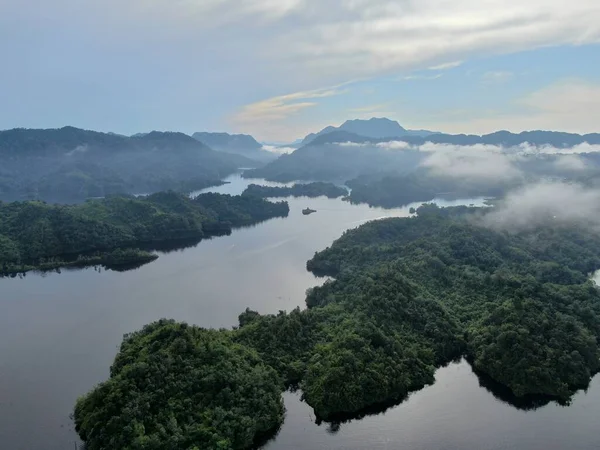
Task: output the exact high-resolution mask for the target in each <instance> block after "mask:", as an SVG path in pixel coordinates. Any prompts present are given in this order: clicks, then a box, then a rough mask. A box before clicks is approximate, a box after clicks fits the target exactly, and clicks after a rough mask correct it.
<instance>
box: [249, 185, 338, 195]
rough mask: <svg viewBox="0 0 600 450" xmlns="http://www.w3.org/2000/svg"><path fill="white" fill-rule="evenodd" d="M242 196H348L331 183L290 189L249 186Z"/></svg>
mask: <svg viewBox="0 0 600 450" xmlns="http://www.w3.org/2000/svg"><path fill="white" fill-rule="evenodd" d="M242 195H254V196H256V197H261V198H274V197H320V196H325V197H327V198H338V197H344V196H346V195H348V190H347V189H346V188H344V187H342V186H337V185H335V184H333V183H323V182H315V183H307V184H294V185H293V186H290V187H274V186H261V185H258V184H251V185H249V186H248V187H247V188H246V190H245V191H244V192H243V194H242Z"/></svg>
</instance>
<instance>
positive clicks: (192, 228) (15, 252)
mask: <svg viewBox="0 0 600 450" xmlns="http://www.w3.org/2000/svg"><path fill="white" fill-rule="evenodd" d="M288 211H289V208H288V205H287V203H285V202H280V203H271V202H267V201H265V200H262V199H259V198H255V197H241V196H238V197H232V196H229V195H220V194H203V195H200V196H198V197H196V198H195V199H193V200H191V199H189V198H188V197H187V196H185V195H183V194H178V193H175V192H159V193H156V194H152V195H150V196H148V197H139V198H136V197H133V196H111V197H107V198H105V199H99V200H89V201H87V202H85V203H82V204H78V205H48V204H46V203H42V202H35V201H30V202H14V203H1V202H0V273H14V272H22V271H26V270H31V269H32V268H36V267H39V268H43V267H45V268H48V263H49V262H51V264H50V267H57V266H60V265H61V264H60V262H61V261H63V262H65V265H66V263H67V262H69V261H74V260H79V261H80V262H83V261H85V260H86V259H85V258H81V257H82V256H89V255H88V254H89V253H90V252H106V251H110V250H114V249H117V248H123V247H139V246H140V245H141V244H145V243H154V242H165V241H170V240H181V239H188V238H201V237H203V236H205V235H206V234H210V233H214V232H228V231H231V227H236V226H243V225H249V224H252V223H256V222H259V221H262V220H266V219H268V218H272V217H280V216H286V215H287V214H288ZM131 256H132V255H124V256H116V255H115V254H113V256H112V257H108V258H104V259H103V261H106V262H109V263H111V264H112V263H115V264H118V261H119V260H123V261H124V262H125V261H126V262H133V261H132V260H131ZM78 257H79V258H78ZM133 259H137V260H140V261H141V260H147V259H148V255H146V254H138V255H137V257H136V258H133ZM92 260H93V261H94V262H96V261H97V260H98V255H94V258H92ZM90 262H91V260H90Z"/></svg>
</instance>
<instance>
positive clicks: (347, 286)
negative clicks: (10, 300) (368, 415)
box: [75, 205, 600, 449]
mask: <svg viewBox="0 0 600 450" xmlns="http://www.w3.org/2000/svg"><path fill="white" fill-rule="evenodd" d="M417 213H418V214H417V216H415V217H412V218H401V219H385V220H380V221H374V222H370V223H367V224H365V225H363V226H361V227H359V228H357V229H354V230H350V231H348V232H346V233H345V234H344V235H343V236H342V237H341V238H340V239H338V240H337V241H335V242H334V243H333V244H332V246H331V247H329V248H328V249H326V250H324V251H322V252H320V253H317V254H316V255H315V256H314V258H313V259H311V260H310V261H309V262H308V263H307V268H308V269H309V270H311V271H313V272H314V273H316V274H319V275H329V276H331V277H334V278H333V279H331V280H329V281H327V282H326V283H325V284H324V285H323V286H320V287H315V288H312V289H309V291H308V292H307V298H306V303H307V309H305V310H300V309H299V308H297V309H295V310H293V311H291V312H289V313H286V312H283V311H281V312H279V313H278V314H274V315H260V314H259V313H257V312H256V311H252V310H251V309H247V310H246V311H245V312H243V313H242V314H241V315H240V317H239V327H237V328H236V329H234V330H233V331H228V330H220V331H214V332H213V331H205V330H200V329H197V328H195V327H187V326H185V325H177V324H173V323H172V322H165V321H163V322H160V323H157V324H153V325H150V326H149V327H147V328H146V329H144V330H143V331H142V332H140V333H136V334H134V335H133V337H126V339H125V341H124V343H123V346H122V348H121V351H120V353H119V355H118V356H117V357H116V360H115V364H114V365H113V370H112V372H111V378H110V380H109V381H107V382H106V383H103V384H101V385H100V386H99V387H97V388H95V389H94V390H93V391H92V392H91V393H90V394H88V395H87V396H85V397H83V398H82V399H81V400H80V401H79V402H78V404H77V407H76V410H75V419H76V424H77V427H78V430H79V433H80V435H81V436H82V438H83V439H84V440H86V441H87V442H88V444H90V448H91V449H94V448H97V449H100V448H110V447H111V445H109V444H108V443H119V445H120V446H121V447H123V448H141V447H139V445H138V446H136V443H138V442H153V445H154V446H153V447H144V448H173V445H171V444H172V443H174V442H182V443H185V444H184V445H180V446H175V448H194V447H193V446H194V445H197V446H199V447H202V445H203V443H205V442H208V441H206V438H205V437H204V436H206V435H207V433H211V436H217V437H216V438H215V439H223V441H222V442H223V444H222V446H217V445H212V444H206V445H208V446H207V447H203V448H249V447H250V444H249V443H250V442H251V441H252V440H253V439H255V438H258V437H259V436H261V435H263V431H264V430H266V429H267V428H269V426H271V425H274V424H276V423H279V421H280V420H281V409H280V404H278V403H277V401H276V400H275V399H276V398H279V397H277V393H278V392H282V390H283V389H284V388H285V387H290V386H299V387H300V388H301V389H302V392H303V396H304V399H305V400H306V401H307V402H308V404H309V405H311V406H312V407H313V408H314V410H315V412H316V414H317V416H318V417H320V418H321V419H325V420H332V419H335V418H336V417H339V416H340V415H347V414H359V413H360V412H361V411H363V410H364V409H365V408H367V407H370V406H374V405H379V404H388V403H396V402H399V401H402V400H403V399H404V398H405V396H406V395H407V394H408V393H409V392H410V391H412V390H415V389H419V388H421V387H422V386H424V385H427V384H431V383H433V381H434V372H435V369H436V368H437V367H440V366H441V365H443V364H446V363H448V362H449V361H451V360H453V359H454V358H456V357H459V356H461V355H466V356H467V357H468V358H469V360H471V361H472V364H473V366H474V368H475V369H476V370H477V371H478V372H481V373H483V374H486V375H487V376H489V377H490V378H491V379H493V380H495V381H496V382H499V383H501V384H502V385H504V386H506V387H508V388H509V389H510V390H511V391H512V392H513V393H514V394H515V396H517V397H521V398H522V397H526V396H528V395H530V394H536V395H544V396H548V397H549V398H555V399H557V400H560V401H568V400H569V399H570V397H571V396H572V395H573V393H574V392H575V391H576V390H577V389H579V388H582V387H585V386H587V384H588V383H589V380H590V378H591V376H592V375H593V374H594V373H596V372H598V371H599V370H600V349H599V346H598V339H600V291H599V290H598V288H597V287H596V286H595V285H594V284H593V282H592V281H589V279H588V278H589V273H591V272H593V271H595V270H597V269H599V268H600V236H598V235H597V234H596V233H593V232H590V231H589V230H587V229H585V228H584V227H581V226H577V225H571V226H568V227H567V226H564V225H560V224H558V223H552V222H549V223H548V224H546V225H545V226H543V227H540V228H536V229H528V230H527V231H518V230H512V231H511V232H507V231H503V230H494V229H491V228H488V227H485V226H483V224H484V223H485V222H484V219H483V218H484V217H485V214H486V213H487V212H486V210H485V209H481V208H469V207H456V208H447V209H440V208H438V207H436V206H435V205H427V206H422V207H421V208H419V209H418V210H417ZM178 327H182V328H178ZM175 329H178V330H185V332H183V331H179V333H180V334H181V335H186V336H183V337H182V338H179V337H178V338H177V339H175V338H174V337H172V335H173V332H174V331H173V330H175ZM204 333H205V334H206V335H207V336H208V335H210V336H214V339H215V340H218V341H219V342H220V343H222V345H223V348H222V352H223V354H225V355H230V354H231V353H232V352H236V351H237V352H240V354H244V355H248V356H247V357H248V358H250V357H252V358H255V360H254V361H255V362H254V363H253V364H251V366H252V367H254V368H258V369H260V372H259V373H260V374H261V375H260V376H257V375H256V372H255V370H252V369H251V368H249V367H247V365H245V363H244V362H243V361H239V362H238V364H236V365H235V367H236V369H235V370H234V371H233V374H230V372H229V371H228V370H229V369H227V368H222V367H218V368H215V364H216V362H215V361H214V360H212V359H209V358H205V359H204V360H203V361H205V362H204V363H199V365H198V366H195V364H196V361H198V359H199V358H200V357H199V356H198V357H196V356H193V357H192V358H191V359H190V361H189V362H187V363H186V362H185V361H187V359H186V358H187V357H186V358H184V357H182V354H186V355H187V354H188V353H186V352H190V351H191V350H190V349H192V350H193V352H199V350H198V348H197V345H196V344H194V345H192V344H190V342H191V343H195V342H197V341H198V339H199V338H198V336H204ZM211 333H212V334H211ZM187 334H190V336H192V337H190V336H187ZM175 341H177V344H175ZM208 348H210V347H209V346H208V345H207V344H204V349H208ZM207 351H208V350H207ZM227 352H230V353H227ZM156 353H159V354H160V356H159V357H156V358H154V356H153V355H154V354H156ZM192 354H193V355H196V354H197V353H192ZM250 355H252V356H250ZM228 357H229V356H226V358H225V362H224V364H227V361H228V359H227V358H228ZM204 371H207V372H209V373H213V374H214V376H213V377H210V378H209V379H210V380H211V381H210V382H208V381H207V382H206V383H204V381H202V382H199V383H196V384H190V381H189V379H190V378H191V377H193V376H194V375H195V374H199V375H198V376H197V379H200V380H205V379H206V376H204V375H202V374H203V373H204ZM241 372H245V373H246V376H245V377H243V376H242V374H241ZM125 374H126V375H125ZM156 374H161V376H160V377H158V376H157V375H156ZM274 374H277V376H275V375H274ZM229 376H234V377H237V376H239V377H240V378H239V379H236V380H234V381H232V382H230V383H228V384H227V388H225V387H224V385H217V388H218V389H215V385H214V384H213V383H215V382H216V380H218V379H220V378H221V377H225V378H224V379H227V378H226V377H229ZM265 380H267V381H265ZM263 382H264V383H265V384H264V385H262V386H263V387H262V388H261V389H252V388H250V387H249V386H251V385H252V383H263ZM125 386H127V389H130V387H131V386H133V387H134V388H133V389H132V391H131V393H127V394H126V396H125V397H124V396H123V395H122V394H120V393H121V392H127V389H125ZM222 389H223V390H225V394H223V395H225V398H224V399H222V400H219V401H222V402H223V403H222V404H221V405H220V411H221V413H220V414H222V415H221V416H219V417H223V418H224V419H223V420H222V421H212V422H211V421H210V420H211V419H212V418H213V417H214V412H213V411H214V410H215V409H216V408H217V406H216V405H217V403H216V401H217V400H214V401H213V396H220V395H222V394H221V392H222ZM245 389H249V391H246V390H245ZM236 390H238V392H240V395H237V396H230V395H229V393H230V392H234V391H236ZM157 391H158V392H159V393H160V394H157V393H156V392H157ZM163 393H164V395H163ZM256 395H260V396H261V397H262V396H266V398H265V400H264V402H265V405H267V404H268V405H272V406H271V409H270V410H269V409H268V408H267V407H261V408H258V407H256V408H257V409H256V411H257V412H256V414H255V415H253V416H252V419H253V420H261V421H262V422H261V423H262V424H264V426H258V425H257V424H256V423H255V422H253V421H252V420H250V421H248V418H247V411H248V409H247V408H248V405H249V404H252V403H253V402H254V401H256ZM204 396H207V397H208V398H210V400H208V401H206V402H204V401H202V402H199V401H196V400H195V399H197V398H203V397H204ZM168 399H172V400H168ZM186 402H189V404H194V405H198V404H201V405H202V407H201V408H200V409H199V410H194V411H191V410H187V414H186V413H185V412H184V411H186V409H185V408H186V407H185V405H186V404H187V403H186ZM144 408H145V409H144ZM147 410H150V411H151V412H150V413H149V414H148V413H147ZM198 414H200V416H201V417H206V418H207V421H203V420H200V419H197V418H195V417H196V415H198ZM127 421H134V423H136V424H137V425H136V427H135V428H134V429H132V428H131V427H121V426H119V425H118V424H120V423H123V424H125V423H126V422H127ZM229 421H231V422H233V423H237V422H238V421H248V422H247V423H248V427H247V430H249V433H253V436H254V437H252V438H251V437H250V435H249V434H248V435H246V438H245V439H244V440H238V438H237V437H233V436H231V435H229V437H227V438H223V437H222V436H223V431H222V428H220V426H221V425H224V424H227V423H229ZM267 424H268V425H269V426H267ZM186 427H191V428H190V430H191V431H189V432H188V431H187V428H186ZM197 428H200V429H201V430H202V432H197V431H196V429H197ZM231 429H232V430H233V431H232V433H237V431H236V430H238V429H237V428H234V427H233V426H232V427H231ZM92 430H93V433H92ZM206 430H210V431H206ZM195 436H199V437H198V438H196V437H195ZM173 439H180V440H179V441H177V440H173ZM227 439H228V440H227ZM232 442H239V443H240V444H239V445H237V444H235V445H234V444H233V443H232ZM161 446H162V447H161Z"/></svg>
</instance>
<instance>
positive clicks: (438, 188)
mask: <svg viewBox="0 0 600 450" xmlns="http://www.w3.org/2000/svg"><path fill="white" fill-rule="evenodd" d="M347 184H348V186H349V187H350V188H351V189H352V191H351V192H350V195H349V196H348V200H349V201H350V202H352V203H367V204H369V205H371V206H382V207H384V208H394V207H399V206H404V205H408V204H410V203H415V202H428V201H431V200H433V199H435V198H448V199H459V198H473V197H492V198H494V197H500V196H502V195H504V194H505V193H506V192H507V191H509V190H510V189H515V188H517V187H519V186H521V185H523V184H524V179H522V178H514V179H510V180H505V179H500V180H496V179H493V178H492V179H476V180H475V179H473V178H466V177H465V178H458V177H443V176H435V175H433V174H431V173H430V172H428V171H425V170H416V171H415V172H412V173H410V174H407V175H387V176H383V177H361V178H357V179H354V180H350V181H348V182H347Z"/></svg>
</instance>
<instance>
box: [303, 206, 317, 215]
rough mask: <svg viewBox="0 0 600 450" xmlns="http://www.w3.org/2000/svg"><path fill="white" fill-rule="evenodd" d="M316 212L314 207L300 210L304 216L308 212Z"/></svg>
mask: <svg viewBox="0 0 600 450" xmlns="http://www.w3.org/2000/svg"><path fill="white" fill-rule="evenodd" d="M316 212H317V210H316V209H310V208H304V209H303V210H302V214H304V215H305V216H308V215H309V214H312V213H316Z"/></svg>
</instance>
